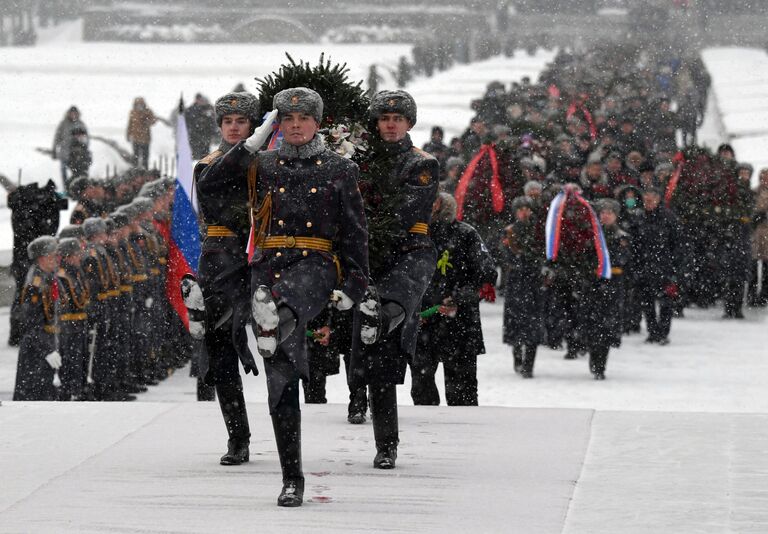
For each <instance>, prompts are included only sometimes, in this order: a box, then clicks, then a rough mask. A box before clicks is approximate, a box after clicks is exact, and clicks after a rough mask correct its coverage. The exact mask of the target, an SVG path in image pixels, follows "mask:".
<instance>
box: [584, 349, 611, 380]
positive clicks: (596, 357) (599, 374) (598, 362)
mask: <svg viewBox="0 0 768 534" xmlns="http://www.w3.org/2000/svg"><path fill="white" fill-rule="evenodd" d="M609 350H610V349H609V347H598V348H595V349H593V350H591V351H589V370H590V372H591V373H592V376H593V377H594V379H595V380H605V364H606V362H607V361H608V351H609Z"/></svg>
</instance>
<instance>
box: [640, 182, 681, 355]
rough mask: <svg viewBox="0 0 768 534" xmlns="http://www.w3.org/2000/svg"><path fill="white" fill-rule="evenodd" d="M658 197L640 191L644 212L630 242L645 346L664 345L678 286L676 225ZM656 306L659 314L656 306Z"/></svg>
mask: <svg viewBox="0 0 768 534" xmlns="http://www.w3.org/2000/svg"><path fill="white" fill-rule="evenodd" d="M660 199H661V193H660V192H659V190H658V189H655V188H649V189H646V190H645V191H643V212H642V213H641V214H640V216H639V219H638V224H637V226H636V234H635V235H633V236H632V237H633V239H632V245H633V246H632V251H633V253H632V256H633V265H634V266H635V267H634V269H635V276H636V280H637V283H636V285H635V287H636V289H637V291H638V295H637V297H638V300H639V302H640V307H641V308H642V311H643V315H644V316H645V321H646V324H647V327H648V338H647V339H646V342H647V343H658V344H660V345H667V344H668V343H669V331H670V327H671V324H672V314H673V311H674V301H675V299H677V298H678V297H679V288H678V286H677V246H678V244H677V235H678V231H677V221H676V219H675V216H674V215H672V213H671V212H670V211H669V210H667V209H666V208H663V207H661V205H660ZM657 303H658V313H657V311H656V304H657Z"/></svg>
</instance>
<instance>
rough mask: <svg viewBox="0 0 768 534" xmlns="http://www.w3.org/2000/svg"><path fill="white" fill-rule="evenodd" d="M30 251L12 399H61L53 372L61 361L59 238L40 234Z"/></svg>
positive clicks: (20, 309) (31, 245)
mask: <svg viewBox="0 0 768 534" xmlns="http://www.w3.org/2000/svg"><path fill="white" fill-rule="evenodd" d="M27 253H28V256H29V259H30V260H31V261H32V265H31V266H30V268H29V271H28V272H27V276H26V279H25V280H24V284H23V286H22V287H21V292H20V295H19V320H20V328H21V332H22V337H21V343H20V344H19V359H18V363H17V366H16V385H15V387H14V390H13V400H15V401H34V400H40V401H52V400H57V398H58V394H57V391H56V387H55V386H54V384H53V381H54V374H55V373H56V371H58V369H60V368H61V364H62V361H61V355H60V354H59V352H58V350H57V346H56V345H57V340H56V336H57V331H58V326H57V324H56V323H57V310H56V292H55V290H54V287H55V285H56V284H55V276H56V269H57V267H58V256H57V254H56V239H55V238H53V237H51V236H41V237H38V238H37V239H34V240H33V241H32V242H31V243H30V244H29V245H28V246H27Z"/></svg>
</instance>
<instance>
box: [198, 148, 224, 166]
mask: <svg viewBox="0 0 768 534" xmlns="http://www.w3.org/2000/svg"><path fill="white" fill-rule="evenodd" d="M223 153H224V152H222V151H221V150H214V151H213V152H211V153H210V154H208V155H207V156H205V157H204V158H203V159H201V160H200V161H198V162H197V163H198V164H200V163H202V164H203V165H208V164H209V163H210V162H212V161H213V160H215V159H216V158H218V157H219V156H221V155H222V154H223Z"/></svg>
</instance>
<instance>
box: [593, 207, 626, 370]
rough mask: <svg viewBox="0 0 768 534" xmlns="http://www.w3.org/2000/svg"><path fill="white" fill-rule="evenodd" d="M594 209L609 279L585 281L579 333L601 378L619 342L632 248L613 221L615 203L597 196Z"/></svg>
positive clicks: (615, 212)
mask: <svg viewBox="0 0 768 534" xmlns="http://www.w3.org/2000/svg"><path fill="white" fill-rule="evenodd" d="M597 211H598V213H599V216H600V224H601V225H602V226H603V235H604V236H605V242H606V246H607V247H608V255H609V257H610V261H611V278H608V279H604V278H598V277H594V278H593V279H589V280H587V281H586V288H585V291H584V298H583V301H582V317H583V321H584V323H583V326H582V333H583V335H584V344H585V346H586V348H587V350H588V351H589V370H590V372H591V373H592V376H593V377H594V378H595V380H604V379H605V366H606V363H607V361H608V353H609V352H610V349H611V347H619V346H620V345H621V334H622V331H623V306H622V305H623V303H624V280H625V278H624V277H625V272H626V269H627V268H628V267H629V264H630V261H631V255H632V250H631V245H630V240H629V234H627V233H626V232H624V231H623V230H622V229H621V228H619V226H618V223H617V221H618V214H619V212H620V207H619V203H618V202H616V201H615V200H612V199H601V200H600V201H598V202H597Z"/></svg>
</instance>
